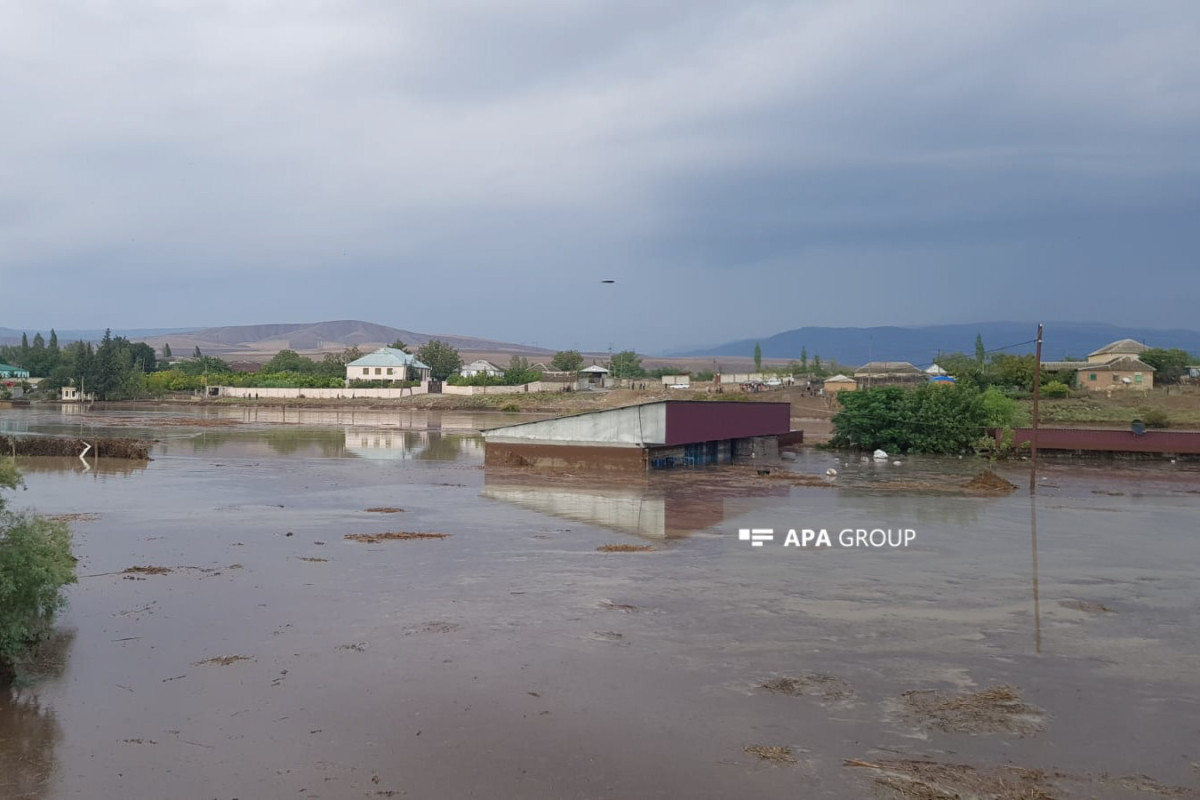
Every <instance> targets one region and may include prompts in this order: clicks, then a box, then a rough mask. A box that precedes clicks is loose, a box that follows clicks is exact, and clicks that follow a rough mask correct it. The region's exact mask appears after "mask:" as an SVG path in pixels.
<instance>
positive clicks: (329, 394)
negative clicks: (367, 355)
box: [217, 383, 429, 400]
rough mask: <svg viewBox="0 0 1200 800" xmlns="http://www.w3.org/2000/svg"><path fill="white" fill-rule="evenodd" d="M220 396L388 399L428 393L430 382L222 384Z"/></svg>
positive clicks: (290, 398)
mask: <svg viewBox="0 0 1200 800" xmlns="http://www.w3.org/2000/svg"><path fill="white" fill-rule="evenodd" d="M217 388H218V389H220V393H219V395H218V396H219V397H235V398H238V399H241V400H285V399H288V400H292V399H297V398H307V399H312V400H357V399H359V398H364V399H374V400H387V399H398V398H401V397H413V396H415V395H421V394H428V392H429V384H428V383H422V384H421V385H420V386H412V387H409V388H406V389H295V388H293V389H283V388H265V387H260V386H220V387H217Z"/></svg>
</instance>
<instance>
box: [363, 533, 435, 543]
mask: <svg viewBox="0 0 1200 800" xmlns="http://www.w3.org/2000/svg"><path fill="white" fill-rule="evenodd" d="M449 535H450V534H448V533H410V532H408V531H393V532H391V533H347V534H346V535H345V536H344V537H343V538H345V539H349V540H350V541H352V542H364V543H366V544H377V543H379V542H392V541H402V542H406V541H409V540H412V539H445V538H446V537H447V536H449Z"/></svg>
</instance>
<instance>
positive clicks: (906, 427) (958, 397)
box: [831, 384, 1016, 453]
mask: <svg viewBox="0 0 1200 800" xmlns="http://www.w3.org/2000/svg"><path fill="white" fill-rule="evenodd" d="M838 400H839V402H840V403H841V405H842V410H841V411H839V412H838V413H837V414H836V415H835V416H834V418H833V426H834V436H833V439H832V440H831V444H833V445H834V446H835V447H851V448H857V449H861V450H875V449H877V448H881V449H883V450H886V451H887V452H888V453H963V452H967V451H969V450H971V449H972V448H973V447H974V446H975V444H976V442H978V440H979V438H980V437H981V436H983V435H984V434H985V433H986V432H987V430H988V429H989V428H993V427H1008V426H1010V425H1011V424H1012V421H1013V420H1014V419H1015V415H1016V404H1015V403H1014V401H1012V400H1011V399H1010V398H1007V397H1005V396H1004V395H1002V394H1001V393H1000V392H998V391H994V390H992V391H989V392H980V391H979V390H978V389H976V388H975V387H974V386H969V385H950V386H946V385H938V384H924V385H921V386H918V387H916V388H914V389H909V390H905V389H901V388H899V387H895V386H884V387H878V388H874V389H866V390H864V391H858V392H842V393H841V394H840V395H838Z"/></svg>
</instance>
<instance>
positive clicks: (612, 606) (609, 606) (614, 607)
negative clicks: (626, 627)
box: [599, 600, 638, 614]
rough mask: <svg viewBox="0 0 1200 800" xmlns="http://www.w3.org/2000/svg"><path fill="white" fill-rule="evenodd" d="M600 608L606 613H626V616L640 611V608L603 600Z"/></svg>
mask: <svg viewBox="0 0 1200 800" xmlns="http://www.w3.org/2000/svg"><path fill="white" fill-rule="evenodd" d="M599 605H600V607H601V608H603V609H604V610H605V611H624V612H625V613H626V614H632V613H634V612H636V611H638V607H637V606H635V605H630V604H629V603H614V602H613V601H611V600H601V601H600V604H599Z"/></svg>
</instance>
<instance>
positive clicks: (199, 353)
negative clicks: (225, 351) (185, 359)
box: [192, 345, 204, 358]
mask: <svg viewBox="0 0 1200 800" xmlns="http://www.w3.org/2000/svg"><path fill="white" fill-rule="evenodd" d="M192 358H204V353H201V352H200V345H196V351H195V352H194V353H192Z"/></svg>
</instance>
